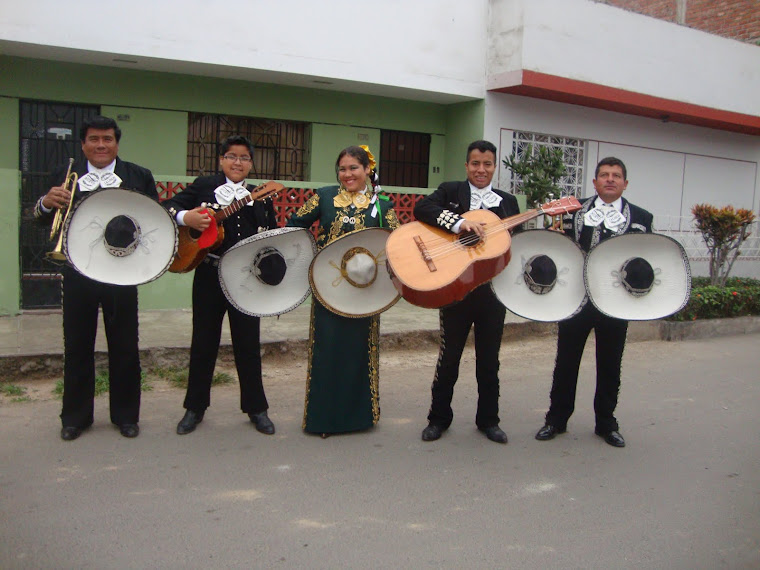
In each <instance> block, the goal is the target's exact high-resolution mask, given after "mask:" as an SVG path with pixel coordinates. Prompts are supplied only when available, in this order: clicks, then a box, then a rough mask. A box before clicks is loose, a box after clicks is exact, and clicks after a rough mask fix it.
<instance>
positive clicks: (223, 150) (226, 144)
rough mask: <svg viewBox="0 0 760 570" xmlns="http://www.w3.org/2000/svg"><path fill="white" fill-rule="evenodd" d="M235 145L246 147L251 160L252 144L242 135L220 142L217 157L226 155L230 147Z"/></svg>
mask: <svg viewBox="0 0 760 570" xmlns="http://www.w3.org/2000/svg"><path fill="white" fill-rule="evenodd" d="M235 145H241V146H244V147H246V148H247V149H248V154H250V155H251V158H253V143H252V142H251V141H250V139H249V138H248V137H244V136H243V135H233V136H231V137H227V138H226V139H225V140H224V141H223V142H222V145H221V147H219V156H224V155H225V154H227V151H228V150H230V147H231V146H235Z"/></svg>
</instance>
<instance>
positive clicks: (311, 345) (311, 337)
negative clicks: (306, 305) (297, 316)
mask: <svg viewBox="0 0 760 570" xmlns="http://www.w3.org/2000/svg"><path fill="white" fill-rule="evenodd" d="M306 358H307V362H308V366H307V368H306V398H305V402H304V405H303V423H302V424H301V429H306V415H307V412H308V410H309V391H310V389H311V362H312V360H313V359H314V301H313V300H312V302H311V318H310V319H309V351H308V354H307V355H306Z"/></svg>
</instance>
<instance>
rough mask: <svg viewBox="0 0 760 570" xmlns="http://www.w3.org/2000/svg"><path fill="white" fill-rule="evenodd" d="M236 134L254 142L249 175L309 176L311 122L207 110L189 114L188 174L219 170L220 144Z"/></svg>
mask: <svg viewBox="0 0 760 570" xmlns="http://www.w3.org/2000/svg"><path fill="white" fill-rule="evenodd" d="M232 135H243V136H244V137H248V138H249V139H250V140H251V142H252V143H253V146H254V153H253V168H252V169H251V174H249V178H260V179H261V178H264V179H272V180H305V179H306V173H307V171H308V161H307V148H308V136H309V124H308V123H298V122H293V121H276V120H271V119H258V118H253V117H234V116H231V115H210V114H205V113H190V114H189V116H188V122H187V175H188V176H203V175H207V174H215V173H217V172H219V171H220V169H219V145H220V143H221V142H222V141H224V139H226V138H227V137H229V136H232Z"/></svg>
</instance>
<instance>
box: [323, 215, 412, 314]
mask: <svg viewBox="0 0 760 570" xmlns="http://www.w3.org/2000/svg"><path fill="white" fill-rule="evenodd" d="M390 233H391V232H390V230H387V229H385V228H366V229H363V230H357V231H354V232H350V233H347V234H345V235H343V236H341V237H339V238H338V239H336V240H335V241H333V242H331V243H329V244H328V245H326V246H325V247H324V248H322V250H321V251H320V252H319V253H317V255H316V256H315V257H314V261H312V263H311V268H310V269H309V282H310V283H311V288H312V292H313V293H314V296H315V297H316V298H317V299H318V300H319V301H320V303H322V304H323V305H324V306H325V307H327V308H328V309H329V310H330V311H332V312H333V313H335V314H337V315H341V316H343V317H351V318H361V317H369V316H372V315H376V314H378V313H382V312H383V311H386V310H387V309H390V308H391V307H392V306H393V305H394V304H396V302H397V301H398V300H399V298H400V297H401V296H400V295H399V293H398V291H396V288H395V287H394V285H393V283H392V282H391V278H390V275H389V274H388V270H387V269H386V267H385V243H386V241H388V236H389V235H390Z"/></svg>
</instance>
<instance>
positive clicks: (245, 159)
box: [222, 154, 251, 164]
mask: <svg viewBox="0 0 760 570" xmlns="http://www.w3.org/2000/svg"><path fill="white" fill-rule="evenodd" d="M222 158H224V159H226V160H229V161H230V162H237V161H240V162H241V163H242V164H248V163H249V162H251V157H250V156H235V155H234V154H225V155H224V156H223V157H222Z"/></svg>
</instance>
